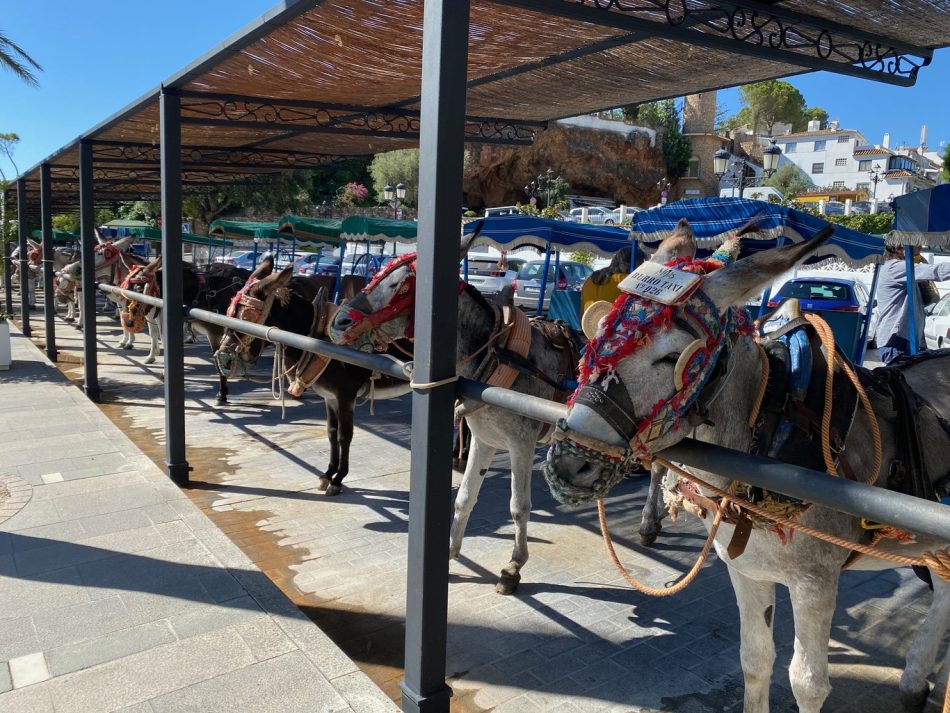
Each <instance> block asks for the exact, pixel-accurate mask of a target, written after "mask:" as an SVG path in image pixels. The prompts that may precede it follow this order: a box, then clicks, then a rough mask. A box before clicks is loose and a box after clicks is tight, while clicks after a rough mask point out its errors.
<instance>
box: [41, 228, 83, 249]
mask: <svg viewBox="0 0 950 713" xmlns="http://www.w3.org/2000/svg"><path fill="white" fill-rule="evenodd" d="M30 237H31V238H33V239H34V240H42V239H43V231H42V230H39V229H37V230H34V231H32V232H31V233H30ZM77 240H79V236H78V235H76V233H70V232H67V231H65V230H54V231H53V242H54V243H60V244H64V245H65V244H67V243H74V242H76V241H77Z"/></svg>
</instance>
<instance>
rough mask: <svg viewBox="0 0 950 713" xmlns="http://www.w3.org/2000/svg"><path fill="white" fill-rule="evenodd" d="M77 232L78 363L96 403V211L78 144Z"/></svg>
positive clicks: (88, 147) (85, 154) (88, 157)
mask: <svg viewBox="0 0 950 713" xmlns="http://www.w3.org/2000/svg"><path fill="white" fill-rule="evenodd" d="M79 228H80V236H81V249H82V255H81V257H80V259H81V261H82V262H81V264H82V281H81V282H82V302H81V304H82V308H81V312H82V360H83V373H84V388H85V391H86V396H87V397H88V398H89V399H91V400H92V401H96V402H98V401H99V397H100V395H101V394H102V391H101V390H100V388H99V365H98V363H97V362H96V244H97V242H98V241H97V240H96V207H95V204H94V197H93V185H92V144H91V143H89V142H88V141H80V142H79Z"/></svg>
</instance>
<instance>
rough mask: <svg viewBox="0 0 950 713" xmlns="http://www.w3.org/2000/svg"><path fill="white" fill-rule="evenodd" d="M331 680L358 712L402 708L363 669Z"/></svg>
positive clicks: (387, 711)
mask: <svg viewBox="0 0 950 713" xmlns="http://www.w3.org/2000/svg"><path fill="white" fill-rule="evenodd" d="M330 682H331V683H332V684H333V687H334V688H335V689H336V690H337V692H338V693H339V694H340V695H341V696H342V697H343V699H344V700H345V701H346V702H347V703H349V705H350V707H351V708H352V709H353V710H354V711H357V712H358V713H390V712H391V711H398V710H400V708H399V706H397V705H396V704H395V703H394V702H393V701H391V700H390V699H389V698H387V697H386V695H385V694H384V693H383V692H382V691H381V690H380V689H379V687H378V686H377V685H376V684H375V683H373V682H372V681H371V680H370V678H369V677H368V676H367V675H366V674H365V673H363V672H362V671H355V672H354V673H349V674H347V675H345V676H339V677H337V678H333V679H331V681H330Z"/></svg>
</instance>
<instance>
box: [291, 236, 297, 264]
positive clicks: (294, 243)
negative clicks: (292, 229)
mask: <svg viewBox="0 0 950 713" xmlns="http://www.w3.org/2000/svg"><path fill="white" fill-rule="evenodd" d="M296 259H297V234H296V233H293V234H292V235H291V236H290V264H291V265H292V264H293V263H294V261H296Z"/></svg>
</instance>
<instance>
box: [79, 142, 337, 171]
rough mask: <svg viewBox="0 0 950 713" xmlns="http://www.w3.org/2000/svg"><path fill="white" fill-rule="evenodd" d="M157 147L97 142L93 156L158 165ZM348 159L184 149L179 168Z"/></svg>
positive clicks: (308, 164) (286, 165) (278, 166)
mask: <svg viewBox="0 0 950 713" xmlns="http://www.w3.org/2000/svg"><path fill="white" fill-rule="evenodd" d="M159 154H160V152H159V147H158V146H156V145H152V144H135V143H123V142H96V143H94V144H93V157H94V159H95V160H96V161H98V162H101V163H105V164H109V165H128V166H135V165H158V164H159V163H160V160H161V157H160V155H159ZM345 158H347V157H345V156H339V155H335V154H320V153H309V152H305V151H288V150H281V149H263V148H234V149H232V148H224V147H220V146H183V147H182V151H181V160H182V166H184V167H191V168H201V167H214V168H229V167H235V168H241V167H249V168H272V169H274V170H286V169H295V168H316V167H318V166H326V165H328V164H331V163H334V162H336V161H341V160H343V159H345Z"/></svg>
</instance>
